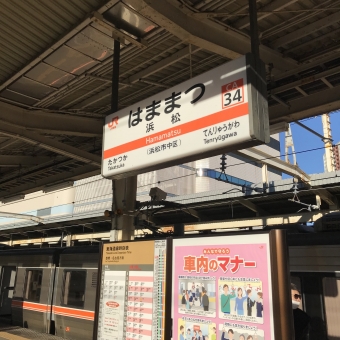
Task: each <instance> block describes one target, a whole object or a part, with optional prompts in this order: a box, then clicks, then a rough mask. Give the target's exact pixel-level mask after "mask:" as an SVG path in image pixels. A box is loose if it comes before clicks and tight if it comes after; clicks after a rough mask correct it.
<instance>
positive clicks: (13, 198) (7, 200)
mask: <svg viewBox="0 0 340 340" xmlns="http://www.w3.org/2000/svg"><path fill="white" fill-rule="evenodd" d="M24 198H25V195H16V196H11V197H5V198H3V199H1V202H2V203H3V204H6V203H11V202H15V201H20V200H23V199H24Z"/></svg>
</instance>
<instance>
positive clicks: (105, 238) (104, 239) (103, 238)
mask: <svg viewBox="0 0 340 340" xmlns="http://www.w3.org/2000/svg"><path fill="white" fill-rule="evenodd" d="M101 239H102V240H103V241H108V240H110V237H102V238H101Z"/></svg>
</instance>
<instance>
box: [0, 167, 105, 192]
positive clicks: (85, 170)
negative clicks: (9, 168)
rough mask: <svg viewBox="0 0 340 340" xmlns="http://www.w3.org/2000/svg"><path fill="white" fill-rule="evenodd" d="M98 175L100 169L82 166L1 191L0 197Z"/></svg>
mask: <svg viewBox="0 0 340 340" xmlns="http://www.w3.org/2000/svg"><path fill="white" fill-rule="evenodd" d="M99 174H100V169H98V168H97V167H95V166H93V165H84V166H82V167H79V168H76V169H73V170H72V171H64V172H62V173H59V174H56V175H52V176H46V177H44V178H41V179H38V180H36V181H35V182H26V183H25V184H23V185H20V186H18V187H14V188H11V189H9V190H7V191H5V190H1V191H0V197H4V196H6V197H7V196H13V195H17V194H19V193H25V194H29V193H31V192H35V191H38V190H42V189H43V188H44V187H45V186H46V185H50V184H53V183H59V182H62V181H66V180H74V181H75V180H79V179H82V178H87V177H91V176H95V175H99Z"/></svg>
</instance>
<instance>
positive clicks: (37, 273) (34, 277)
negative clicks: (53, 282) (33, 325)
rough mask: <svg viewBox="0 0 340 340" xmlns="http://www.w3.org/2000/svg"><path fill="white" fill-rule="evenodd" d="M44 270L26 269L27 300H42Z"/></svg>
mask: <svg viewBox="0 0 340 340" xmlns="http://www.w3.org/2000/svg"><path fill="white" fill-rule="evenodd" d="M42 275H43V272H42V270H33V269H27V270H26V283H25V290H24V292H25V296H24V298H25V300H27V301H32V302H39V301H40V292H41V281H42Z"/></svg>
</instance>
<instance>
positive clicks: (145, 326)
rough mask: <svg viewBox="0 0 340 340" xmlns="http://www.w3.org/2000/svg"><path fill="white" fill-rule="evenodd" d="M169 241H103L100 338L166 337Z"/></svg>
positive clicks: (145, 339) (142, 339) (151, 339)
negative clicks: (167, 252) (104, 242)
mask: <svg viewBox="0 0 340 340" xmlns="http://www.w3.org/2000/svg"><path fill="white" fill-rule="evenodd" d="M166 244H167V243H166V240H159V241H157V240H152V241H141V242H119V243H106V244H103V253H102V271H101V285H100V293H99V294H100V295H99V313H98V329H97V339H98V340H136V339H140V340H163V339H164V333H165V332H164V327H165V289H166V280H165V279H166V251H167V246H166Z"/></svg>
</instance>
